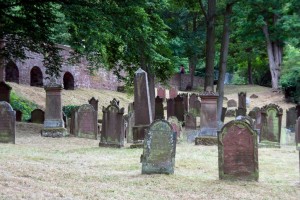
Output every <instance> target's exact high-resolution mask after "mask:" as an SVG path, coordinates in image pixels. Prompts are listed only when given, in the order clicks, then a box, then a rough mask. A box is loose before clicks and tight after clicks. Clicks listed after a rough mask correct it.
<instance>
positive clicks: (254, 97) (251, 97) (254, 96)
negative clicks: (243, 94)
mask: <svg viewBox="0 0 300 200" xmlns="http://www.w3.org/2000/svg"><path fill="white" fill-rule="evenodd" d="M257 98H258V96H257V95H256V94H252V95H251V96H250V99H257Z"/></svg>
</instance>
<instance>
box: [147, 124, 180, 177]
mask: <svg viewBox="0 0 300 200" xmlns="http://www.w3.org/2000/svg"><path fill="white" fill-rule="evenodd" d="M175 153H176V134H175V133H174V132H173V131H172V127H171V125H170V123H168V122H167V121H166V120H156V121H154V122H153V123H152V124H151V125H150V127H149V129H148V130H147V134H146V136H145V140H144V150H143V154H142V155H141V162H142V174H174V166H175Z"/></svg>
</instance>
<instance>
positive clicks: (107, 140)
mask: <svg viewBox="0 0 300 200" xmlns="http://www.w3.org/2000/svg"><path fill="white" fill-rule="evenodd" d="M102 112H103V118H102V132H101V139H100V143H99V146H110V147H119V148H120V147H124V138H125V132H124V119H123V114H124V108H119V105H118V104H117V101H116V99H113V100H112V101H111V102H110V105H109V106H108V107H106V108H105V107H103V109H102Z"/></svg>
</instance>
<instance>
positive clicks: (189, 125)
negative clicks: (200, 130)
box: [185, 113, 197, 130]
mask: <svg viewBox="0 0 300 200" xmlns="http://www.w3.org/2000/svg"><path fill="white" fill-rule="evenodd" d="M185 129H186V130H187V129H190V130H196V129H197V118H196V116H195V115H194V114H192V113H187V114H185Z"/></svg>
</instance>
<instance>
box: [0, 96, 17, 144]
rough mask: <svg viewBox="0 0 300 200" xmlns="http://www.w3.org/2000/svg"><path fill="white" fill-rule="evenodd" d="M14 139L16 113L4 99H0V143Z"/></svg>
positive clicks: (13, 142) (11, 141)
mask: <svg viewBox="0 0 300 200" xmlns="http://www.w3.org/2000/svg"><path fill="white" fill-rule="evenodd" d="M15 141H16V113H15V111H14V110H13V109H12V107H11V106H10V104H9V103H8V102H6V101H0V143H12V144H15Z"/></svg>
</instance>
